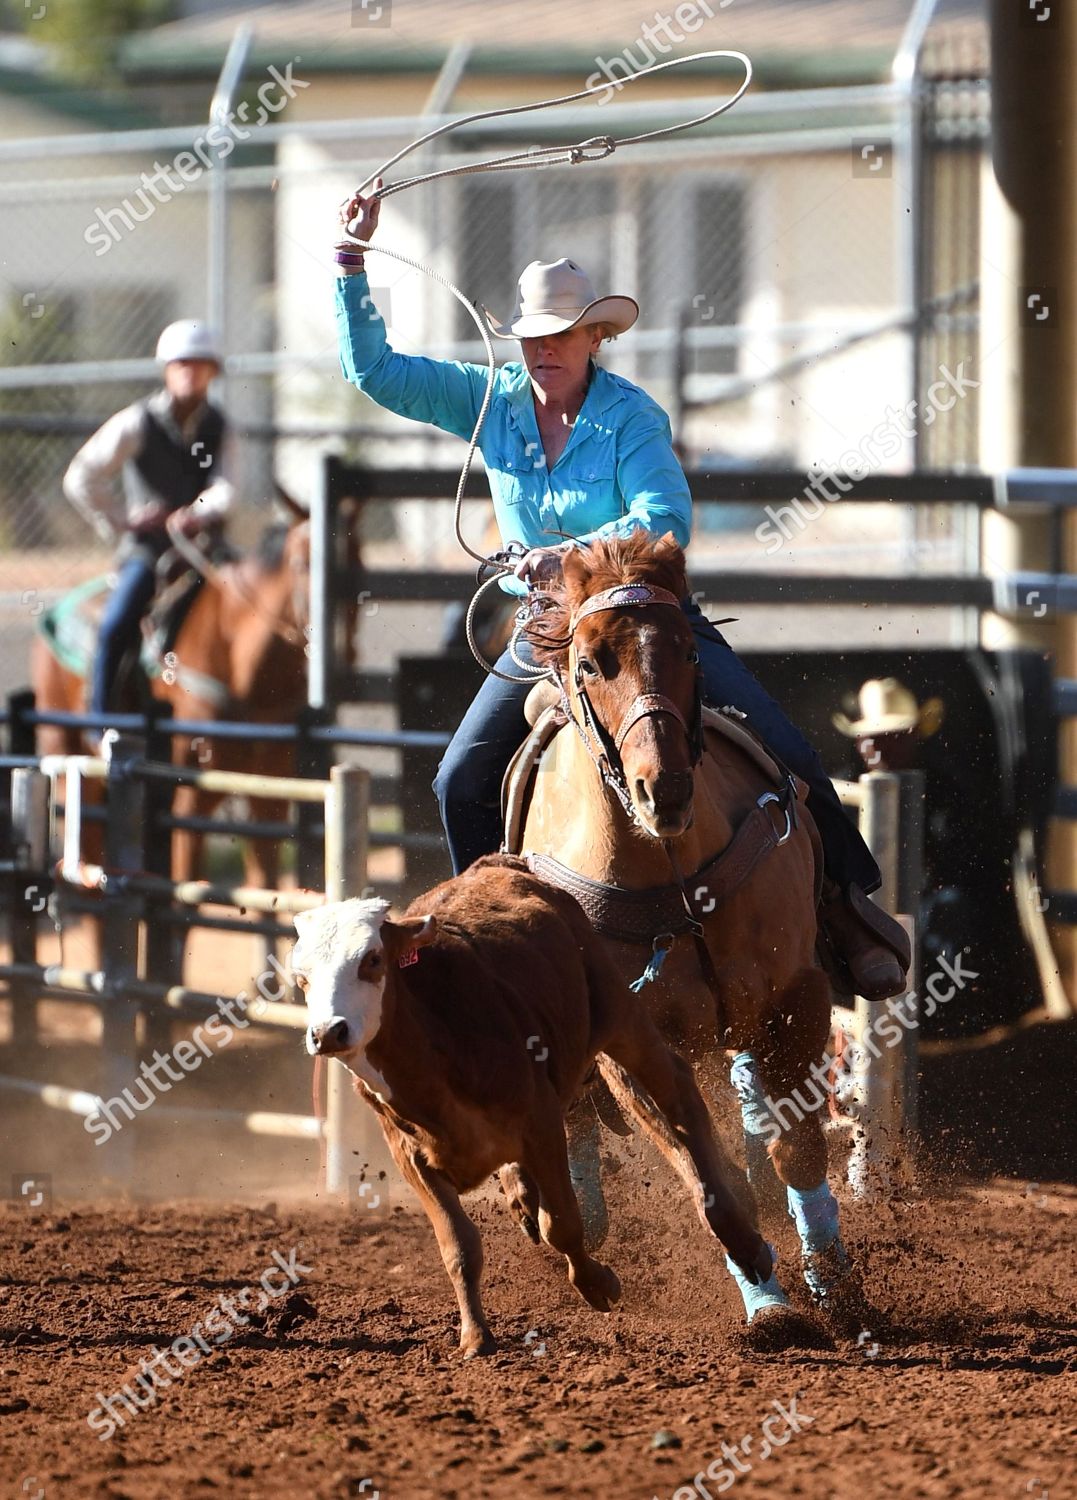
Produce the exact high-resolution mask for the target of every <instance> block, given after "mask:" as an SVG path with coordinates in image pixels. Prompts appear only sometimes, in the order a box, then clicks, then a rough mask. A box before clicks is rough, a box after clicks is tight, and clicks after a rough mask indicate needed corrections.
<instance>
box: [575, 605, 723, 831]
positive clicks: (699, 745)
mask: <svg viewBox="0 0 1077 1500" xmlns="http://www.w3.org/2000/svg"><path fill="white" fill-rule="evenodd" d="M654 605H661V606H663V607H665V608H671V609H676V610H678V611H680V610H681V607H682V606H681V601H680V600H679V599H678V598H677V596H676V594H672V593H670V591H669V589H663V588H658V587H657V585H655V584H651V583H619V584H617V585H615V586H614V587H613V588H610V589H604V590H603V591H602V593H600V594H592V595H591V597H590V598H589V599H585V600H584V602H583V603H582V604H581V605H580V607H579V608H578V609H577V610H576V612H575V614H573V616H572V617H571V619H570V620H569V625H568V640H569V647H570V649H571V647H572V643H573V640H574V638H575V635H576V631H577V629H578V628H579V626H580V625H581V623H582V622H583V621H584V620H586V619H588V618H589V617H590V616H591V615H596V614H601V613H603V612H604V611H607V610H614V609H649V608H651V607H652V606H654ZM572 685H573V687H574V688H575V692H576V701H577V702H578V703H579V706H580V718H577V717H576V714H575V713H574V712H573V708H572V699H571V696H570V694H569V692H568V689H567V687H566V685H565V682H564V680H563V679H562V678H561V677H560V675H558V676H557V686H558V689H559V690H560V694H561V707H562V710H563V711H564V713H565V714H566V715H567V716H568V718H569V720H570V721H571V722H572V723H573V724H574V725H575V727H576V732H577V733H578V734H579V736H580V738H581V740H582V741H583V744H584V747H585V748H586V750H587V753H588V755H589V756H590V758H591V760H592V762H593V764H594V766H595V768H596V770H597V771H598V774H599V777H600V778H601V780H602V783H603V785H604V786H608V787H609V788H610V790H611V791H612V792H613V794H614V795H615V796H616V798H617V800H618V801H619V802H620V804H621V806H622V808H623V809H624V811H625V813H626V814H627V816H628V817H629V819H630V820H631V821H632V822H633V823H635V824H636V825H637V826H642V825H641V824H640V819H639V814H638V813H637V811H636V805H635V803H634V802H633V800H632V793H631V792H630V790H629V787H628V778H627V776H626V775H625V769H624V761H623V760H622V758H621V752H622V750H623V747H624V743H625V741H626V740H627V738H628V736H629V735H630V734H631V732H632V730H633V729H634V728H635V727H636V725H637V724H641V723H643V721H644V720H645V719H653V718H659V717H661V716H665V717H667V718H671V719H675V720H676V722H677V723H678V724H679V725H680V726H681V728H682V729H683V730H684V733H685V736H686V738H687V740H688V748H689V751H690V753H691V757H692V769H693V770H694V769H695V767H696V766H698V765H699V763H700V761H701V760H702V759H703V674H702V671H701V669H700V668H699V666H698V663H697V666H696V681H695V694H694V698H693V707H692V719H691V722H690V723H689V721H688V720H686V719H685V717H684V714H683V713H682V712H681V710H680V709H679V708H678V706H677V705H676V703H674V701H673V699H672V698H669V697H667V696H666V694H665V693H638V694H637V695H636V697H635V698H634V699H633V700H632V702H631V703H630V704H629V705H628V708H627V709H626V710H625V712H624V714H622V716H621V719H620V722H619V723H618V725H617V727H616V729H614V730H613V731H612V732H611V731H610V730H609V729H607V728H606V726H605V725H604V724H603V723H602V721H601V719H600V718H599V716H598V714H597V713H596V712H595V707H594V704H593V703H592V702H591V697H590V694H589V693H588V691H587V684H586V678H585V675H584V672H583V669H582V666H581V663H580V661H579V659H578V658H577V661H576V667H575V670H574V672H573V674H572ZM581 719H582V722H581Z"/></svg>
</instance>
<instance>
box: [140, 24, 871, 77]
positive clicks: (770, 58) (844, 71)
mask: <svg viewBox="0 0 1077 1500" xmlns="http://www.w3.org/2000/svg"><path fill="white" fill-rule="evenodd" d="M297 49H299V50H300V57H299V58H296V50H297ZM226 50H227V49H226V47H225V46H224V44H223V43H220V42H213V41H207V42H197V41H195V40H193V39H188V38H184V39H183V40H182V41H181V40H179V39H178V38H175V37H171V38H169V39H168V42H167V44H166V43H165V39H164V38H163V37H162V36H161V35H159V34H155V33H154V32H143V33H141V34H137V35H135V36H132V37H130V38H129V39H128V40H127V41H126V42H125V43H124V44H123V46H122V48H121V50H120V56H119V61H120V66H121V68H122V69H123V72H124V73H125V74H126V75H127V76H128V77H131V78H139V79H145V80H152V79H165V78H170V79H180V78H187V79H195V78H205V79H208V78H214V79H215V78H216V77H217V75H218V74H219V72H220V70H221V65H222V63H223V62H224V57H225V52H226ZM448 51H449V49H448V47H447V46H439V45H434V46H429V47H413V46H406V47H399V48H394V47H392V46H387V47H384V48H382V47H379V48H378V50H377V51H376V52H372V51H371V49H370V47H369V46H368V45H366V44H364V43H360V42H356V43H354V44H348V43H341V44H338V45H335V46H333V47H332V48H327V47H325V46H323V45H319V44H318V43H313V44H312V45H310V46H309V47H307V46H304V45H303V41H302V39H301V38H296V40H295V42H294V44H285V43H282V42H280V41H276V42H274V43H273V44H265V43H263V44H261V45H259V44H258V42H257V41H256V42H255V44H254V46H253V47H252V48H251V53H250V57H249V58H248V61H247V72H248V74H249V73H250V72H251V71H259V70H261V71H264V70H265V69H266V68H267V67H268V66H269V64H270V63H276V64H277V65H278V66H279V67H283V66H284V64H285V63H286V62H288V61H289V60H293V61H296V62H297V64H298V62H300V61H301V63H302V71H303V72H304V73H338V74H340V73H355V74H365V75H374V76H376V75H378V74H383V73H385V74H403V73H430V74H435V73H436V72H437V71H438V69H439V68H440V67H441V65H442V63H443V62H444V61H445V58H446V56H447V55H448ZM892 63H893V52H892V49H890V48H888V47H870V48H869V47H864V48H840V49H836V50H830V51H820V52H816V53H798V52H780V51H772V52H763V53H760V52H759V51H755V52H753V54H752V65H753V67H754V69H755V77H756V81H757V82H758V83H760V84H762V85H764V86H765V87H767V88H773V89H779V88H812V87H821V86H825V85H835V84H863V83H878V82H882V81H887V80H888V79H889V77H890V68H891V65H892ZM594 66H595V55H594V52H593V51H590V52H584V51H582V50H579V49H574V48H565V47H557V46H550V47H549V48H548V49H545V50H542V49H539V48H535V47H528V48H523V47H521V48H497V49H495V48H485V47H477V48H476V49H475V50H474V51H473V52H472V54H471V57H470V58H469V59H468V65H467V73H468V75H469V76H475V75H483V74H485V75H489V74H502V75H509V76H512V75H516V76H519V75H524V74H560V75H569V76H586V75H587V74H589V73H591V72H593V71H594ZM715 71H716V65H715V63H714V62H704V63H696V64H693V63H689V64H687V65H686V66H685V67H684V68H683V69H681V70H680V72H681V73H683V74H684V75H689V74H692V73H696V72H699V73H709V74H710V75H711V76H713V75H714V72H715ZM718 71H723V69H722V68H721V66H720V65H719V66H718ZM728 71H729V76H730V77H731V78H732V77H735V76H737V75H738V73H739V68H738V67H737V65H736V64H735V63H730V64H729V66H728Z"/></svg>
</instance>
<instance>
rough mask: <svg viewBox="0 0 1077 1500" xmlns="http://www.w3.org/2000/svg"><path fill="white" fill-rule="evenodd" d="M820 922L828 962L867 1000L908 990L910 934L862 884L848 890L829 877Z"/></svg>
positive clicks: (833, 971) (842, 981)
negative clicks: (841, 887)
mask: <svg viewBox="0 0 1077 1500" xmlns="http://www.w3.org/2000/svg"><path fill="white" fill-rule="evenodd" d="M819 926H820V945H819V946H820V951H821V956H822V958H823V961H824V964H825V966H826V967H827V968H828V969H829V970H830V973H831V975H832V976H833V977H834V978H835V979H836V980H837V981H838V983H839V984H841V985H843V986H844V987H845V988H846V989H847V990H848V991H849V992H850V993H851V994H854V995H863V997H864V999H865V1000H886V999H887V998H888V997H889V996H891V995H901V994H904V992H905V988H906V982H907V976H908V972H909V966H910V964H911V962H912V950H911V948H910V946H909V939H908V936H907V934H906V932H905V929H904V928H903V927H902V926H901V924H900V923H899V922H896V921H895V920H894V918H893V917H891V916H890V915H889V914H888V913H887V912H884V911H883V910H882V908H881V907H878V906H876V905H875V903H874V902H873V901H872V900H871V899H870V897H868V896H865V894H864V892H863V891H862V890H861V889H860V887H859V886H857V885H850V886H849V889H848V890H847V891H845V892H843V891H842V890H841V889H840V887H839V886H838V885H836V884H835V882H834V881H833V880H830V879H829V878H827V879H825V880H824V882H823V898H822V901H821V902H820V904H819Z"/></svg>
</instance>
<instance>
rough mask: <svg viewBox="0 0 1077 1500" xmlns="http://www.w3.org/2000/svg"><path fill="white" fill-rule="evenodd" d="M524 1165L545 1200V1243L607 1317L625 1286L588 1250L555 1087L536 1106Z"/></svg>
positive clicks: (541, 1210) (588, 1299) (586, 1297)
mask: <svg viewBox="0 0 1077 1500" xmlns="http://www.w3.org/2000/svg"><path fill="white" fill-rule="evenodd" d="M521 1163H522V1165H523V1167H524V1169H525V1171H526V1172H527V1173H528V1174H529V1176H530V1177H531V1178H532V1179H533V1181H534V1182H535V1184H536V1185H537V1187H538V1190H539V1193H540V1195H541V1203H540V1206H539V1229H540V1230H541V1232H542V1238H543V1239H544V1240H545V1241H546V1243H547V1245H549V1246H550V1247H551V1249H554V1250H559V1251H560V1252H561V1254H562V1255H563V1256H564V1257H565V1259H566V1260H567V1261H568V1279H569V1281H571V1283H572V1285H573V1286H574V1287H575V1288H576V1290H577V1291H578V1292H579V1294H580V1296H581V1297H583V1299H584V1301H585V1302H589V1303H590V1304H591V1306H592V1307H595V1308H597V1309H598V1311H599V1312H609V1311H610V1309H611V1308H612V1307H613V1305H614V1303H615V1302H619V1301H620V1297H621V1283H620V1282H619V1281H618V1279H617V1276H616V1275H615V1273H614V1272H613V1271H612V1270H611V1269H610V1267H609V1266H604V1265H603V1264H602V1262H601V1261H597V1260H594V1259H592V1257H591V1256H590V1255H588V1253H587V1251H586V1249H585V1248H584V1243H583V1219H582V1218H581V1216H580V1205H579V1204H578V1203H577V1202H576V1195H575V1193H574V1192H573V1191H572V1179H571V1178H570V1177H569V1172H568V1149H567V1146H566V1144H565V1122H564V1116H563V1114H562V1112H561V1106H560V1103H559V1102H558V1099H557V1096H556V1095H555V1094H554V1092H553V1089H552V1088H551V1089H549V1090H548V1091H546V1092H544V1093H543V1094H540V1096H539V1097H538V1098H537V1099H536V1101H535V1110H534V1113H533V1115H532V1118H531V1120H530V1122H529V1126H528V1134H527V1137H526V1139H525V1141H524V1150H523V1152H522V1153H521Z"/></svg>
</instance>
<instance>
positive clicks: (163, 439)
mask: <svg viewBox="0 0 1077 1500" xmlns="http://www.w3.org/2000/svg"><path fill="white" fill-rule="evenodd" d="M224 430H225V419H224V414H223V413H222V412H221V411H219V410H218V409H217V407H215V406H211V405H210V404H209V402H206V405H205V408H204V410H203V412H202V416H201V419H200V420H199V423H198V428H197V430H196V432H195V434H194V436H193V437H191V438H190V439H188V440H182V439H179V438H178V434H177V433H176V432H175V431H174V430H170V429H169V428H168V427H166V426H165V425H164V424H163V423H162V422H161V421H160V419H159V418H158V417H157V416H156V414H155V413H154V412H153V411H151V410H150V408H149V406H148V405H144V406H143V408H142V444H141V447H140V449H139V452H138V454H137V456H136V457H135V458H134V459H133V460H132V462H133V464H134V467H135V468H136V469H137V471H138V474H139V476H140V478H141V479H142V482H143V484H144V485H145V487H146V489H147V490H148V491H150V492H151V494H152V495H153V496H154V497H155V498H157V499H160V500H162V501H163V502H164V504H165V505H167V506H168V508H169V510H179V509H180V507H181V506H184V505H190V504H191V502H192V501H193V500H196V499H197V498H198V496H199V495H200V494H201V493H202V491H203V490H204V489H205V488H206V486H207V485H208V484H209V483H210V480H211V478H212V474H213V470H214V468H215V466H216V463H217V460H218V458H219V456H220V451H221V445H222V443H223V440H224Z"/></svg>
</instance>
